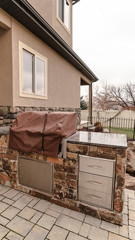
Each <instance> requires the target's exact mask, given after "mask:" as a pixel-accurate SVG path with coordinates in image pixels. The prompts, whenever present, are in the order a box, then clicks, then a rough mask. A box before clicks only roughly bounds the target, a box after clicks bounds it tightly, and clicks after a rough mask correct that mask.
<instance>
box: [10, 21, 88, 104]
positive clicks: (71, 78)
mask: <svg viewBox="0 0 135 240" xmlns="http://www.w3.org/2000/svg"><path fill="white" fill-rule="evenodd" d="M19 41H21V42H23V43H24V44H26V45H27V46H28V47H30V48H32V49H34V50H35V51H36V52H38V53H39V54H42V55H43V56H45V57H46V58H47V59H48V99H47V100H39V99H30V98H24V97H20V96H19V95H20V92H19V88H20V87H19ZM12 51H13V58H12V59H13V82H14V84H13V106H35V107H38V106H40V107H42V106H43V107H72V108H79V107H80V79H81V77H82V78H84V79H85V77H84V76H83V75H82V74H81V73H80V72H79V71H78V70H77V69H76V68H74V67H73V66H72V65H71V64H70V63H69V62H67V61H66V60H65V59H64V58H63V57H61V56H60V55H59V54H57V53H56V52H55V51H54V50H52V49H51V48H50V47H48V45H46V44H45V43H44V42H42V41H41V40H40V39H38V38H37V37H35V35H33V34H32V33H31V32H30V31H29V30H27V29H26V28H24V27H23V26H22V25H21V24H19V23H18V22H17V21H16V20H14V19H13V20H12Z"/></svg>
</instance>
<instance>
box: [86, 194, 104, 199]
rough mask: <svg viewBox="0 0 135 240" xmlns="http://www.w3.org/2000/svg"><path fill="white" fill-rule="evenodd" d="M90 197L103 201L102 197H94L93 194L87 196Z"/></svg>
mask: <svg viewBox="0 0 135 240" xmlns="http://www.w3.org/2000/svg"><path fill="white" fill-rule="evenodd" d="M87 196H88V197H91V198H93V199H102V198H101V197H98V196H95V195H92V194H87Z"/></svg>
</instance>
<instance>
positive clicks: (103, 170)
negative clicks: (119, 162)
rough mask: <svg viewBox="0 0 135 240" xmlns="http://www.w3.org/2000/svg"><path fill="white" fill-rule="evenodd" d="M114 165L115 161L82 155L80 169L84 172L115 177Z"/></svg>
mask: <svg viewBox="0 0 135 240" xmlns="http://www.w3.org/2000/svg"><path fill="white" fill-rule="evenodd" d="M114 163H115V160H109V159H104V158H95V157H87V156H83V155H80V161H79V165H80V166H79V168H80V171H82V172H87V173H93V174H97V175H102V176H106V177H113V176H114Z"/></svg>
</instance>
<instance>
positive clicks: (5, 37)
mask: <svg viewBox="0 0 135 240" xmlns="http://www.w3.org/2000/svg"><path fill="white" fill-rule="evenodd" d="M11 53H12V52H11V30H10V29H9V30H5V29H3V28H1V27H0V106H2V105H12V54H11Z"/></svg>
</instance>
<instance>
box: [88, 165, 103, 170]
mask: <svg viewBox="0 0 135 240" xmlns="http://www.w3.org/2000/svg"><path fill="white" fill-rule="evenodd" d="M87 166H88V167H91V168H96V169H102V168H103V167H101V166H96V165H90V164H88V165H87Z"/></svg>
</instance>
